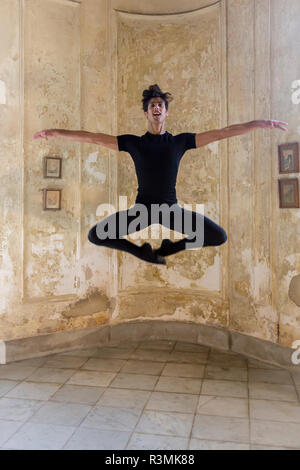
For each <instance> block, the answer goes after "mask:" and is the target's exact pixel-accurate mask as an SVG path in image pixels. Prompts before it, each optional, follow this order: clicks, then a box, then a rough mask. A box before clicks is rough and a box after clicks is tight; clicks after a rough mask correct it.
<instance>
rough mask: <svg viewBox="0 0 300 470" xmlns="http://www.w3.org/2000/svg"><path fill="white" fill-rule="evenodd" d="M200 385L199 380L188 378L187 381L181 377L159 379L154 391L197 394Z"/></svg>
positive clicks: (200, 381)
mask: <svg viewBox="0 0 300 470" xmlns="http://www.w3.org/2000/svg"><path fill="white" fill-rule="evenodd" d="M201 384H202V380H201V379H191V378H189V379H188V380H187V379H186V378H182V377H160V378H159V380H158V382H157V384H156V386H155V391H157V392H174V393H193V394H199V393H200V389H201Z"/></svg>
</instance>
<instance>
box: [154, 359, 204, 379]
mask: <svg viewBox="0 0 300 470" xmlns="http://www.w3.org/2000/svg"><path fill="white" fill-rule="evenodd" d="M204 367H205V366H204V365H202V364H177V363H176V362H173V363H168V364H166V365H165V366H164V369H163V371H162V374H161V375H163V376H169V377H191V378H202V377H203V375H204Z"/></svg>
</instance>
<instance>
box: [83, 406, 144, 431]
mask: <svg viewBox="0 0 300 470" xmlns="http://www.w3.org/2000/svg"><path fill="white" fill-rule="evenodd" d="M140 414H141V410H139V409H137V408H115V407H110V406H96V407H94V408H93V409H92V410H91V411H90V412H89V414H88V415H87V417H86V418H85V419H84V420H83V421H82V423H81V427H85V428H97V429H101V430H103V431H104V430H116V431H133V429H134V427H135V425H136V423H137V422H138V420H139V417H140Z"/></svg>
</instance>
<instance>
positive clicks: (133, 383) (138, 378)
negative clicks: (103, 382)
mask: <svg viewBox="0 0 300 470" xmlns="http://www.w3.org/2000/svg"><path fill="white" fill-rule="evenodd" d="M157 379H158V376H156V375H143V374H125V373H122V372H120V373H119V374H118V375H117V376H116V378H115V379H114V380H113V381H112V383H111V385H110V386H111V387H112V388H131V389H136V390H153V389H154V387H155V384H156V382H157Z"/></svg>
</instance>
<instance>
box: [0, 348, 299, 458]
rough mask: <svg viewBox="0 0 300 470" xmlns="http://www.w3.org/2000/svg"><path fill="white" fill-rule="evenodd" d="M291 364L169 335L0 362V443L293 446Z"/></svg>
mask: <svg viewBox="0 0 300 470" xmlns="http://www.w3.org/2000/svg"><path fill="white" fill-rule="evenodd" d="M299 397H300V366H299V373H298V372H296V373H292V374H291V373H290V372H288V371H286V370H284V369H280V368H275V367H271V366H269V365H268V364H264V363H262V362H258V361H254V360H250V359H247V358H244V357H243V356H240V355H237V354H232V353H224V352H221V351H218V350H215V349H209V348H207V347H204V346H199V345H198V346H197V345H191V344H186V343H179V342H171V341H154V342H151V341H148V342H140V343H130V344H128V343H126V344H120V345H119V346H115V347H103V348H101V349H100V348H99V349H93V350H92V349H90V350H81V351H72V352H68V353H64V354H55V355H52V356H48V357H43V358H36V359H30V360H25V361H20V362H14V363H11V364H7V365H1V366H0V449H35V450H37V449H53V450H54V449H55V450H56V449H112V450H117V449H147V450H154V449H173V450H182V449H245V450H251V449H288V448H293V449H300V400H299Z"/></svg>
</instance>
